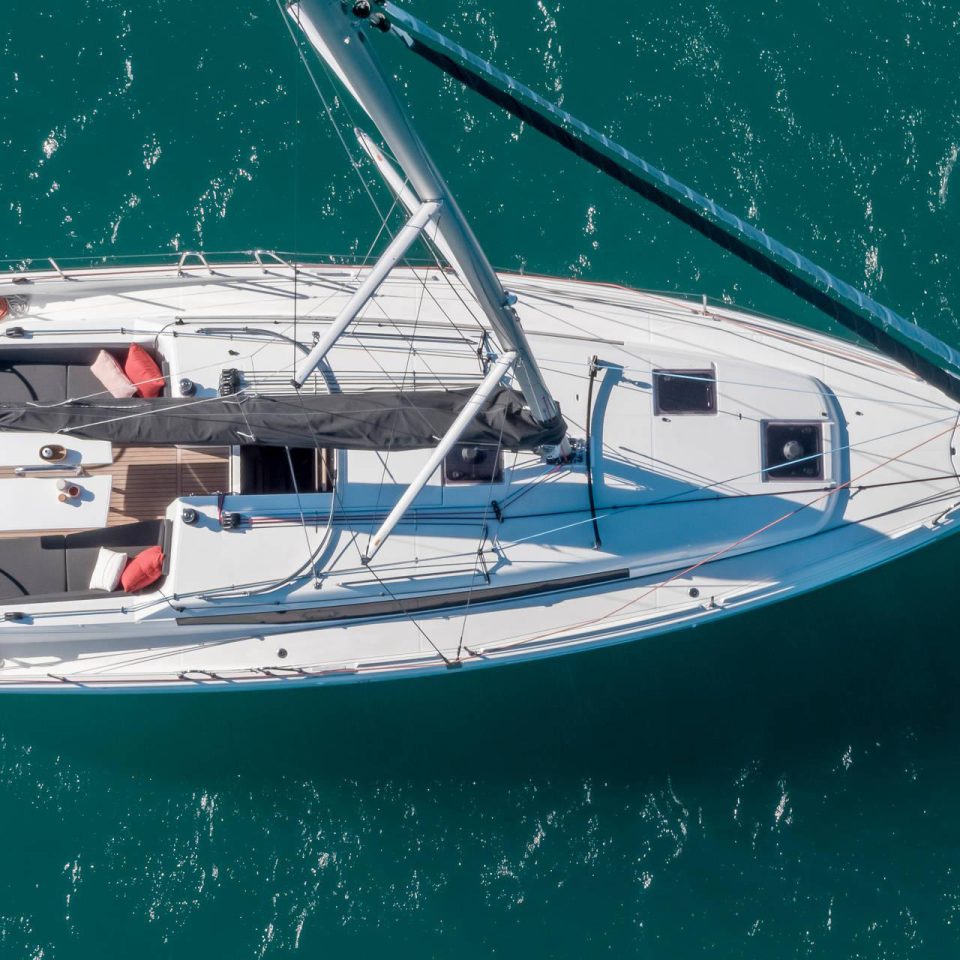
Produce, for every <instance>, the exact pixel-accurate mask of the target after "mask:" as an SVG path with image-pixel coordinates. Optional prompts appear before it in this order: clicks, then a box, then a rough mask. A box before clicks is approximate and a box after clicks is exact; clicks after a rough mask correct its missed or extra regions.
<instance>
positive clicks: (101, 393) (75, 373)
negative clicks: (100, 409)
mask: <svg viewBox="0 0 960 960" xmlns="http://www.w3.org/2000/svg"><path fill="white" fill-rule="evenodd" d="M109 396H110V394H109V393H108V391H107V390H105V389H104V386H103V384H102V383H101V382H100V381H99V380H98V379H97V377H96V374H94V372H93V371H92V370H91V369H90V367H89V366H87V365H86V364H79V363H71V364H70V365H69V366H68V367H67V392H66V396H65V397H64V399H66V398H67V397H69V398H70V399H71V400H82V399H87V398H93V397H96V399H98V400H100V399H103V398H104V397H109Z"/></svg>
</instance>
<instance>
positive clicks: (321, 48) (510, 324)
mask: <svg viewBox="0 0 960 960" xmlns="http://www.w3.org/2000/svg"><path fill="white" fill-rule="evenodd" d="M345 6H346V5H345V4H344V3H342V2H341V0H302V2H300V3H290V4H289V5H288V7H287V11H288V13H289V14H290V16H291V17H292V18H293V20H294V22H296V24H297V25H298V26H299V27H300V28H301V30H302V31H303V33H304V35H305V36H306V38H307V40H308V41H309V42H310V44H311V46H313V47H314V49H316V51H317V53H319V54H320V56H321V57H322V58H323V59H324V60H325V61H326V63H327V64H328V65H329V66H330V68H331V69H332V70H333V71H334V73H336V75H337V77H338V78H339V79H340V81H341V82H342V83H343V85H344V86H345V87H346V88H347V90H348V91H349V92H350V94H351V95H352V96H353V97H354V99H356V101H357V103H359V104H360V106H361V107H362V108H363V110H364V111H365V112H366V113H367V115H368V116H369V117H370V119H371V120H372V121H373V123H374V124H375V125H376V127H377V129H378V130H379V131H380V135H381V136H382V137H383V139H384V141H385V142H386V144H387V146H388V147H389V148H390V150H391V152H392V153H393V155H394V156H395V157H396V159H397V162H398V163H399V164H400V166H401V168H402V169H403V172H404V173H405V174H406V176H407V178H408V179H409V181H410V185H411V187H412V189H413V191H414V192H415V194H416V195H417V197H418V198H419V201H420V203H422V204H423V203H428V202H437V203H438V204H439V205H440V210H441V211H442V212H441V213H440V214H439V215H438V220H437V223H438V231H439V233H440V234H442V236H443V240H444V242H445V246H446V247H447V248H449V250H450V252H451V253H452V254H453V256H454V258H455V260H456V267H457V269H458V272H460V273H461V274H462V277H463V279H464V281H465V282H466V283H467V285H468V286H469V287H470V289H471V290H472V292H473V294H474V296H475V297H476V298H477V301H478V302H479V304H480V307H481V308H482V309H483V312H484V314H485V315H486V317H487V319H488V320H489V321H490V325H491V326H492V327H493V330H494V331H495V333H496V334H497V337H498V339H499V340H500V342H501V346H502V347H503V348H504V349H506V350H509V351H510V352H512V353H515V354H516V361H515V363H514V373H515V375H516V377H517V380H518V382H519V385H520V389H521V391H522V393H523V397H524V399H525V401H526V402H527V404H528V406H529V407H530V411H531V413H532V415H533V417H534V419H535V420H536V421H537V422H538V423H541V424H553V423H556V422H557V421H558V420H559V419H560V409H559V407H558V406H557V402H556V401H555V400H554V398H553V396H552V395H551V393H550V391H549V390H548V388H547V385H546V383H545V382H544V379H543V375H542V373H541V372H540V368H539V366H538V365H537V361H536V358H535V357H534V355H533V351H532V350H531V349H530V344H529V343H528V341H527V337H526V334H525V333H524V332H523V328H522V327H521V326H520V320H519V318H518V317H517V314H516V311H515V310H514V309H513V306H512V303H513V298H512V297H510V296H509V295H508V294H507V292H506V291H505V290H504V289H503V287H502V286H501V284H500V280H499V279H498V277H497V275H496V273H495V272H494V270H493V267H492V266H491V265H490V262H489V260H487V257H486V255H485V254H484V252H483V250H482V248H481V247H480V244H479V242H478V241H477V238H476V237H475V236H474V234H473V231H472V230H471V229H470V225H469V224H468V223H467V221H466V218H465V217H464V215H463V212H462V211H461V210H460V207H459V206H458V205H457V202H456V200H455V199H454V197H453V195H452V194H451V192H450V188H449V187H448V186H447V184H446V183H445V182H444V180H443V177H442V176H441V175H440V172H439V171H438V170H437V167H436V165H435V164H434V162H433V160H432V158H431V157H430V155H429V154H428V153H427V150H426V148H425V147H424V145H423V142H422V141H421V140H420V137H419V135H418V134H417V132H416V131H415V130H414V128H413V124H412V122H411V120H410V118H409V116H408V114H407V113H406V111H405V110H404V108H403V107H402V105H401V104H400V102H399V100H398V99H397V97H396V95H395V94H394V92H393V89H392V88H391V86H390V84H389V83H388V82H387V79H386V77H385V76H384V73H383V70H382V68H381V66H380V63H379V60H378V59H377V57H376V55H375V53H374V51H373V50H372V49H371V44H370V41H369V38H368V36H367V33H366V25H367V21H366V20H365V19H364V13H369V9H370V5H369V4H362V3H357V4H356V7H357V8H358V15H354V14H351V13H350V12H349V10H347V9H345ZM305 367H306V363H305V364H304V365H303V367H301V369H300V370H299V371H298V372H297V380H299V381H301V382H302V378H301V374H302V373H304V368H305ZM309 373H310V371H309V370H307V371H306V373H305V374H304V375H305V376H308V375H309Z"/></svg>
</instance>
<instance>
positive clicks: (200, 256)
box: [177, 250, 213, 277]
mask: <svg viewBox="0 0 960 960" xmlns="http://www.w3.org/2000/svg"><path fill="white" fill-rule="evenodd" d="M187 257H196V258H197V259H198V260H199V261H200V262H201V263H202V264H203V265H204V266H205V267H206V268H207V272H208V273H211V274H212V273H213V267H211V266H210V264H209V263H207V258H206V257H205V256H204V255H203V252H202V251H200V250H184V251H183V253H182V254H180V259H179V260H178V261H177V274H178V275H179V276H181V277H182V276H183V265H184V263H186V261H187Z"/></svg>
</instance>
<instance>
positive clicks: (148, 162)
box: [143, 136, 163, 170]
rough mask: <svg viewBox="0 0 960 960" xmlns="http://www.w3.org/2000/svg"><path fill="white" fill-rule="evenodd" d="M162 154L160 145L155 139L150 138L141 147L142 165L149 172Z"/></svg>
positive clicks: (153, 137)
mask: <svg viewBox="0 0 960 960" xmlns="http://www.w3.org/2000/svg"><path fill="white" fill-rule="evenodd" d="M161 153H163V150H161V148H160V144H159V143H158V142H157V138H156V137H155V136H152V137H151V138H150V139H149V140H148V141H147V142H146V143H145V144H144V145H143V165H144V167H145V168H146V169H147V170H149V169H150V168H151V167H152V166H153V165H154V164H155V163H156V162H157V161H158V160H159V159H160V155H161Z"/></svg>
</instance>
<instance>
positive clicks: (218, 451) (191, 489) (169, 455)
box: [86, 447, 230, 527]
mask: <svg viewBox="0 0 960 960" xmlns="http://www.w3.org/2000/svg"><path fill="white" fill-rule="evenodd" d="M229 454H230V451H229V449H228V448H227V447H211V448H207V447H204V448H199V447H114V450H113V463H112V464H110V465H109V466H106V467H91V468H90V469H89V470H88V471H86V472H87V473H88V474H90V475H91V476H103V475H105V474H108V475H110V476H112V477H113V489H112V491H111V494H110V515H109V517H108V519H107V526H108V527H112V526H115V525H116V524H120V523H130V522H131V521H132V520H154V519H157V518H159V517H162V516H164V514H165V513H166V510H167V507H168V506H169V505H170V503H171V501H173V500H176V499H177V497H192V496H209V495H210V494H213V493H220V492H226V491H227V488H228V482H229V460H228V457H229Z"/></svg>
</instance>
